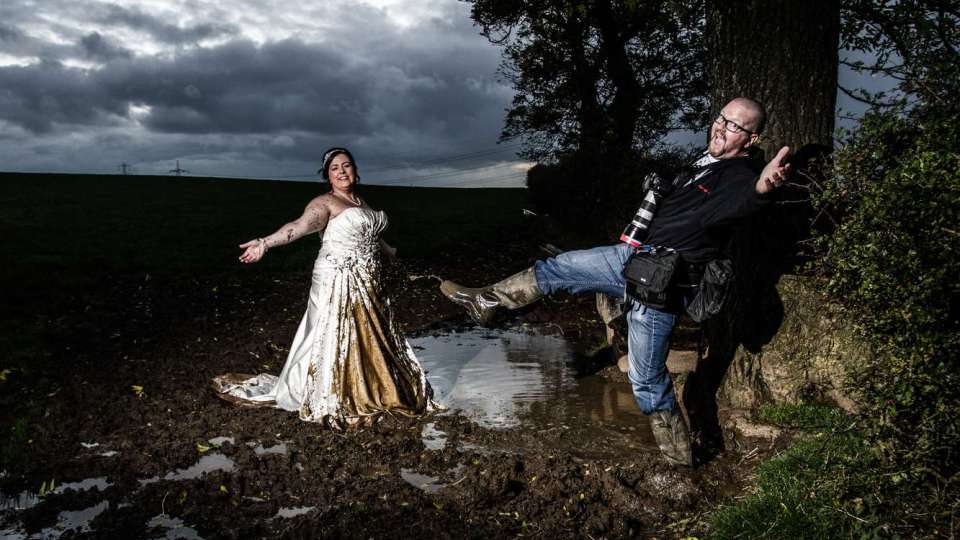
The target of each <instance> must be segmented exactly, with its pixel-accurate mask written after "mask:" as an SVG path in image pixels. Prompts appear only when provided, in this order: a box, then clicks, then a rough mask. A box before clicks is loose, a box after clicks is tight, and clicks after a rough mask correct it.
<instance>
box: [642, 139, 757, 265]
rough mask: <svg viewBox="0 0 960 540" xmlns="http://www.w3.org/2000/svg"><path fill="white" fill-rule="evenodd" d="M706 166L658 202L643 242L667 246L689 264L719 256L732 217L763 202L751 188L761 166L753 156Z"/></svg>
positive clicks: (727, 237)
mask: <svg viewBox="0 0 960 540" xmlns="http://www.w3.org/2000/svg"><path fill="white" fill-rule="evenodd" d="M706 169H707V172H706V173H705V174H704V175H703V176H701V177H700V178H699V179H698V180H695V181H693V182H691V183H690V184H688V185H686V186H678V187H676V188H675V189H674V190H673V192H672V193H670V194H669V195H667V196H666V197H664V198H663V199H662V200H661V201H660V206H659V208H658V209H657V213H656V215H655V216H654V218H653V222H652V223H651V224H650V230H649V232H648V233H647V237H646V240H645V241H644V243H645V244H649V245H654V246H666V247H669V248H673V249H675V250H677V251H679V252H680V254H681V256H682V257H683V259H684V260H685V261H687V262H689V263H694V264H698V263H705V262H708V261H710V260H712V259H716V258H718V257H719V256H720V255H721V254H722V251H723V249H724V247H725V246H726V245H727V242H728V241H729V239H730V234H731V232H732V229H731V226H732V225H733V223H734V222H735V221H736V220H737V219H738V218H742V217H745V216H747V215H749V214H752V213H753V212H756V211H757V210H759V209H760V208H761V207H762V206H763V205H764V204H766V200H765V199H764V198H763V197H762V196H761V195H759V194H757V191H756V183H757V179H758V177H759V175H760V170H761V168H760V164H759V163H758V162H757V161H756V160H755V159H752V158H749V157H742V158H731V159H723V160H720V161H717V162H715V163H712V164H710V165H708V166H707V167H706ZM695 175H696V173H695V172H694V176H695ZM678 183H682V182H678Z"/></svg>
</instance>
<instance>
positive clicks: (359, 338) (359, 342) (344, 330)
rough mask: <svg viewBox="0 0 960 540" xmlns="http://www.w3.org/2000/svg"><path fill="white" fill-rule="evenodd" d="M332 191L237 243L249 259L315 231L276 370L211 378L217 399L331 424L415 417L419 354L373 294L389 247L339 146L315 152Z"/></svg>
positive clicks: (382, 221) (421, 397)
mask: <svg viewBox="0 0 960 540" xmlns="http://www.w3.org/2000/svg"><path fill="white" fill-rule="evenodd" d="M321 173H322V174H323V177H324V179H327V180H328V181H329V182H330V188H331V190H330V192H329V193H326V194H324V195H320V196H319V197H317V198H315V199H313V200H312V201H310V203H309V204H308V205H307V208H306V210H305V211H304V213H303V215H302V216H301V217H300V218H299V219H297V220H295V221H293V222H290V223H288V224H286V225H284V226H283V227H281V228H280V229H279V230H277V231H276V232H275V233H273V234H271V235H270V236H265V237H263V238H257V239H256V240H251V241H249V242H247V243H245V244H241V245H240V248H241V249H243V250H244V252H243V254H242V255H240V261H241V262H243V263H255V262H257V261H259V260H260V259H261V258H263V256H264V254H265V253H266V252H267V251H268V250H269V249H271V248H274V247H277V246H282V245H284V244H289V243H290V242H293V241H294V240H296V239H298V238H301V237H303V236H305V235H307V234H310V233H313V232H321V234H322V235H323V246H322V247H321V248H320V253H319V255H318V256H317V260H316V262H315V263H314V266H313V281H312V283H311V286H310V299H309V304H308V305H307V312H306V313H305V314H304V316H303V320H302V321H301V322H300V327H299V328H298V329H297V333H296V336H295V337H294V338H293V344H292V345H291V346H290V354H289V355H288V356H287V362H286V364H285V365H284V366H283V370H282V371H281V372H280V375H279V376H275V375H267V374H260V375H257V376H252V375H241V374H227V375H221V376H218V377H215V378H214V379H213V385H214V389H215V390H216V391H217V393H218V395H219V396H220V397H222V398H223V399H226V400H228V401H232V402H234V403H238V404H242V405H254V406H272V407H277V408H280V409H285V410H288V411H297V412H298V413H299V415H300V418H301V419H303V420H306V421H310V422H322V423H325V424H328V425H332V426H335V427H342V426H345V425H355V424H360V423H367V422H369V421H371V420H373V419H375V418H376V417H377V415H379V414H381V413H384V412H390V413H399V414H403V415H407V416H414V415H418V414H422V413H424V412H427V411H430V410H433V409H434V408H436V407H437V406H436V404H435V403H434V402H433V400H432V397H433V391H432V389H431V388H430V384H429V383H428V382H427V379H426V377H425V376H424V373H423V369H422V368H421V366H420V363H419V362H418V361H417V358H416V356H414V353H413V350H412V349H411V348H410V345H409V344H408V343H407V341H406V339H404V338H403V336H402V335H401V334H400V331H399V329H398V327H397V326H396V324H395V322H394V320H393V312H392V310H391V308H390V304H389V300H388V299H387V298H386V297H385V296H382V295H381V290H380V289H381V285H380V265H381V257H382V256H384V255H385V256H387V257H390V258H393V257H395V256H396V249H394V248H392V247H391V246H390V245H388V244H387V243H386V242H384V241H383V240H382V239H381V238H380V235H381V233H382V232H383V230H384V229H385V228H386V227H387V216H386V214H385V213H384V212H383V211H382V210H373V209H372V208H370V206H368V205H367V204H366V202H365V201H363V199H361V198H360V197H358V196H357V195H356V194H355V193H354V186H355V185H356V183H357V181H358V179H359V178H358V176H357V166H356V164H355V162H354V160H353V156H352V155H351V154H350V152H349V151H348V150H347V149H345V148H331V149H330V150H328V151H327V152H326V153H325V154H324V156H323V169H322V170H321Z"/></svg>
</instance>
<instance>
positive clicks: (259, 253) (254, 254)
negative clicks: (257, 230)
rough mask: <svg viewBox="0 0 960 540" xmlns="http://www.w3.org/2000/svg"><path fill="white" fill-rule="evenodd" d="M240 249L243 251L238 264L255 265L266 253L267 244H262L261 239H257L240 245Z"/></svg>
mask: <svg viewBox="0 0 960 540" xmlns="http://www.w3.org/2000/svg"><path fill="white" fill-rule="evenodd" d="M240 249H242V250H243V254H241V255H240V262H242V263H246V264H249V263H255V262H257V261H259V260H260V259H262V258H263V256H264V255H265V254H266V253H267V243H266V242H264V240H263V238H257V239H256V240H250V241H249V242H247V243H245V244H240Z"/></svg>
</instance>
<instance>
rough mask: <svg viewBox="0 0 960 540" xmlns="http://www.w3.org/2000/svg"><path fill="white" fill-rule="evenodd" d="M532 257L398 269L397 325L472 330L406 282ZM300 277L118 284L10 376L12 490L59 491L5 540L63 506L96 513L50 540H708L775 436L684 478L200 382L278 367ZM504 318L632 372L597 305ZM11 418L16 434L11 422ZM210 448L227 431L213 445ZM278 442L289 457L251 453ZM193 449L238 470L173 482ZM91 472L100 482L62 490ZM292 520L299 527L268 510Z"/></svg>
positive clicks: (443, 426)
mask: <svg viewBox="0 0 960 540" xmlns="http://www.w3.org/2000/svg"><path fill="white" fill-rule="evenodd" d="M541 255H542V254H541V253H540V252H538V251H537V249H536V247H535V246H532V245H526V246H523V245H520V246H515V247H512V248H509V249H505V250H502V251H501V252H499V253H497V254H496V255H495V256H491V257H488V258H487V259H485V260H482V261H477V260H475V258H474V257H473V256H471V255H470V254H468V252H467V251H466V250H465V251H464V252H463V253H462V254H459V253H449V254H446V256H444V257H442V258H439V260H443V261H444V263H443V265H442V266H441V265H439V264H437V263H436V262H431V261H426V260H404V261H402V262H401V263H400V266H398V267H395V268H394V270H393V271H392V272H391V283H392V284H393V288H394V290H395V299H396V300H395V307H396V313H397V314H398V316H399V318H400V321H401V323H402V326H403V328H404V329H405V331H407V332H408V333H410V335H414V336H415V335H422V334H423V333H428V332H440V331H444V330H445V329H449V328H456V327H464V326H468V325H469V324H470V323H469V322H468V321H467V319H466V317H465V316H464V315H463V314H462V313H461V312H460V311H459V310H458V308H457V307H456V306H453V305H452V304H449V303H447V302H446V301H444V300H443V299H442V298H441V296H440V295H439V292H438V291H437V282H436V281H435V280H432V279H429V278H423V279H412V280H411V279H409V278H410V277H411V276H412V277H414V278H415V277H416V276H430V275H442V276H455V277H457V278H458V279H460V280H462V281H464V282H467V283H476V284H479V283H483V282H486V281H488V280H490V279H492V278H494V277H498V276H502V275H504V273H505V272H509V271H512V270H519V269H522V268H523V267H525V266H526V265H527V264H529V262H530V261H532V260H533V259H534V258H536V257H538V256H541ZM308 284H309V274H308V270H305V271H304V272H296V273H284V274H265V273H262V272H257V271H255V270H250V271H246V270H244V271H243V272H238V273H235V274H230V275H227V276H220V277H201V278H188V279H183V280H180V281H176V282H171V281H166V282H161V280H158V279H156V278H150V277H149V276H147V275H140V276H135V277H132V278H123V279H118V281H117V282H116V283H115V284H114V287H113V290H114V293H113V298H111V299H110V303H111V304H112V305H114V306H119V307H117V309H116V311H115V313H114V315H113V316H111V317H106V318H104V317H95V318H91V319H87V320H84V321H83V322H82V323H78V324H77V325H76V326H74V327H72V329H70V331H69V332H68V333H67V334H65V335H60V336H58V337H57V340H58V341H57V343H59V344H61V345H57V347H55V350H51V351H50V352H49V353H48V357H47V358H44V359H42V360H41V359H38V364H37V365H38V366H41V365H42V366H59V367H57V368H55V369H54V368H49V369H45V370H44V369H39V368H38V369H37V370H34V371H32V372H31V374H30V375H29V377H28V376H27V375H21V377H20V379H19V380H18V374H17V373H16V372H13V373H11V374H9V376H8V380H7V381H6V382H5V383H4V385H3V386H2V391H3V392H13V393H16V394H17V396H18V399H21V400H23V402H25V403H26V402H29V403H33V404H35V405H36V407H38V409H35V410H34V413H35V414H34V415H33V416H30V418H31V422H30V425H29V426H28V429H27V432H28V433H29V440H28V441H27V442H25V443H24V446H23V454H22V455H19V456H12V457H10V458H9V462H8V463H7V464H4V465H3V467H2V470H3V472H2V473H0V475H2V476H0V487H2V489H3V492H4V495H6V496H10V495H14V494H18V493H23V492H28V493H31V494H36V493H37V492H38V491H39V490H40V487H41V486H43V487H44V490H45V491H46V490H47V489H46V488H47V487H48V486H49V483H50V482H51V481H52V482H54V485H55V486H61V489H60V490H55V492H54V493H52V494H46V495H45V496H43V497H42V498H40V499H38V501H37V503H36V504H35V505H33V506H31V507H30V508H28V509H25V510H12V509H10V508H7V509H5V510H2V511H0V536H2V535H3V534H8V535H13V537H17V536H18V535H19V537H23V536H24V535H31V534H40V533H41V531H45V530H46V532H45V533H43V534H49V533H50V531H51V529H49V528H51V527H55V526H56V524H57V523H58V522H62V521H63V516H64V512H71V511H79V510H82V509H87V508H90V507H92V506H94V505H97V504H100V503H102V502H103V501H107V502H108V503H109V504H107V505H102V504H101V508H104V507H105V509H103V510H102V511H101V512H100V513H99V514H97V516H96V517H95V518H94V519H93V520H92V521H91V522H90V523H89V524H88V525H87V526H85V527H82V528H81V527H77V528H74V529H70V530H65V531H59V532H61V533H62V536H61V538H71V537H91V538H94V537H97V538H141V537H165V536H164V535H166V537H171V538H175V537H178V536H180V537H197V536H199V537H202V538H274V537H284V538H318V537H319V538H341V537H347V538H374V537H375V538H381V537H382V538H403V537H408V538H413V537H427V538H432V537H457V538H460V537H481V538H499V537H515V536H532V537H547V538H550V537H554V538H557V537H559V538H566V537H583V538H603V537H657V538H677V537H684V536H691V535H693V536H701V535H703V534H704V533H705V532H707V531H706V530H705V527H706V525H705V523H706V521H705V518H704V516H705V515H706V514H707V513H708V512H709V511H710V510H711V509H714V508H716V506H717V505H719V504H721V503H723V502H724V501H727V500H730V498H731V497H732V496H734V495H736V494H738V493H740V492H741V490H742V489H743V488H744V486H745V485H746V483H747V482H748V478H749V473H750V470H751V468H752V466H753V464H755V463H756V462H757V460H758V459H760V458H762V457H763V456H764V455H766V454H768V453H769V452H770V451H772V449H773V448H774V446H775V445H776V444H780V443H778V442H776V441H771V440H746V439H742V438H741V439H739V440H737V441H735V444H728V448H727V451H726V453H724V454H721V455H719V456H718V457H716V458H713V459H711V460H709V461H708V462H706V463H703V464H700V465H699V466H698V467H696V468H695V469H693V470H688V469H677V468H673V467H671V466H669V465H666V464H665V463H664V462H662V461H661V460H660V458H659V456H658V453H657V451H656V450H655V449H653V448H650V447H649V445H647V446H646V447H639V448H638V449H637V450H636V451H635V452H630V453H622V454H618V455H613V456H609V457H603V458H584V457H582V456H583V455H584V454H583V452H581V451H580V450H582V449H584V448H588V447H591V446H593V447H602V446H603V445H604V441H603V440H582V439H580V438H573V440H571V437H570V436H569V435H568V434H567V432H566V431H565V430H563V429H555V430H544V431H536V432H534V431H532V430H530V429H524V428H522V427H521V428H516V429H506V430H494V429H487V428H483V427H480V426H478V425H477V424H475V423H474V422H472V421H471V420H470V419H468V418H465V417H463V416H462V415H458V414H444V415H439V416H434V417H431V418H425V419H421V420H401V419H390V418H387V419H385V420H384V421H383V422H382V423H380V424H378V425H375V426H372V427H367V428H362V429H357V430H355V431H349V432H345V433H339V432H334V431H330V430H326V429H322V428H321V427H320V426H318V425H314V424H309V423H304V422H301V421H299V420H298V419H297V417H296V415H295V414H293V413H287V412H284V411H279V410H272V409H250V408H237V407H234V406H231V405H229V404H227V403H225V402H223V401H221V400H219V399H217V398H216V397H215V396H214V394H213V392H212V391H211V390H210V388H209V384H208V381H209V380H210V378H211V377H212V376H214V375H217V374H221V373H226V372H260V371H272V372H278V371H279V370H280V367H281V366H282V364H283V361H284V359H285V356H286V353H287V346H288V344H289V342H290V340H291V339H292V336H293V334H294V331H295V329H296V326H297V323H298V322H299V319H300V316H301V315H302V310H303V309H304V306H305V301H306V293H307V287H308ZM78 309H82V308H78ZM499 324H501V325H503V326H508V327H522V326H523V325H524V324H526V325H527V327H528V328H538V329H552V330H555V331H559V332H562V334H563V336H564V337H565V338H566V339H567V340H569V341H570V342H571V343H572V344H574V346H575V347H577V348H578V350H579V352H580V354H579V360H578V361H580V362H583V363H584V365H585V366H586V368H585V371H587V372H596V373H594V375H592V376H601V377H611V378H624V377H625V375H623V374H621V373H620V372H619V371H618V370H617V368H616V366H614V365H610V362H611V361H612V359H613V358H615V355H612V354H607V353H606V352H605V351H603V350H602V344H603V343H604V332H603V328H602V326H601V324H600V322H599V320H598V318H597V316H596V313H595V311H594V300H593V298H592V297H587V296H584V297H578V298H574V297H559V298H552V299H547V300H546V301H544V302H541V303H540V304H538V305H537V306H536V307H533V308H528V309H527V310H525V311H523V312H521V313H519V314H515V315H513V316H511V317H507V318H506V319H503V320H501V321H500V322H499ZM2 420H3V422H4V428H5V429H11V428H10V426H11V423H12V422H14V421H15V420H16V419H14V418H11V417H9V416H6V417H4V418H2ZM427 423H432V424H433V427H435V428H436V429H439V430H441V431H443V432H445V433H446V437H447V439H446V444H445V445H444V446H442V447H441V448H433V449H431V448H428V447H427V446H425V444H424V440H423V439H422V437H421V432H422V431H423V427H424V425H425V424H427ZM639 428H641V429H647V427H646V426H639ZM218 437H228V438H230V439H229V440H228V439H220V440H219V441H217V444H215V443H211V442H210V440H211V439H215V438H218ZM730 442H731V441H728V443H730ZM281 443H282V444H283V445H284V446H283V448H284V449H285V452H279V451H277V452H270V451H268V452H262V451H261V452H258V451H255V450H263V449H265V448H271V447H272V448H279V447H277V446H276V445H278V444H281ZM218 444H219V446H218ZM94 445H96V446H94ZM254 447H258V448H254ZM204 456H214V457H217V456H221V459H222V458H223V457H225V458H227V459H229V460H231V461H232V462H233V463H234V464H235V465H234V467H233V469H232V470H214V471H212V472H208V473H207V474H204V475H202V476H200V477H199V478H194V479H187V480H176V479H173V478H172V477H173V475H174V474H175V472H176V471H182V470H185V469H188V468H189V467H191V466H192V465H194V464H195V463H197V462H198V459H201V458H203V457H204ZM410 472H415V473H419V474H422V475H426V476H424V477H414V481H413V482H408V481H406V480H405V479H404V478H403V476H401V473H405V475H406V476H407V477H408V478H410V474H409V473H410ZM168 475H170V476H171V478H165V477H166V476H168ZM89 478H104V479H105V481H101V482H100V485H99V488H93V489H87V490H76V489H66V490H63V489H62V487H63V486H64V484H67V483H70V482H76V481H80V480H83V479H89ZM417 478H420V480H416V479H417ZM424 479H425V480H424ZM420 481H422V482H423V483H425V484H429V485H427V486H422V487H426V488H427V489H422V487H417V484H418V482H420ZM8 501H9V499H8ZM295 509H299V515H295V516H293V517H277V516H278V513H279V514H280V515H284V514H286V515H289V514H291V513H292V514H298V510H295ZM281 510H282V511H281ZM164 523H166V524H167V525H170V524H171V523H173V524H175V525H178V527H174V528H172V529H171V528H169V527H167V528H165V527H164V526H163V524H164ZM61 526H62V525H61ZM4 530H6V532H5V533H4V532H3V531H4Z"/></svg>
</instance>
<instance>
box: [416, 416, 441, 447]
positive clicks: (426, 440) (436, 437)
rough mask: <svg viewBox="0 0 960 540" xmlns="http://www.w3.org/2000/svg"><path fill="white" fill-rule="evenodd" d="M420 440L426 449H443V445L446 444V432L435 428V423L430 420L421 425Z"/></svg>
mask: <svg viewBox="0 0 960 540" xmlns="http://www.w3.org/2000/svg"><path fill="white" fill-rule="evenodd" d="M420 440H422V441H423V445H424V446H425V447H426V448H427V450H443V447H444V446H446V445H447V434H446V433H444V432H442V431H440V430H439V429H437V426H436V424H434V423H433V422H430V423H429V424H424V425H423V431H421V432H420Z"/></svg>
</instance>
